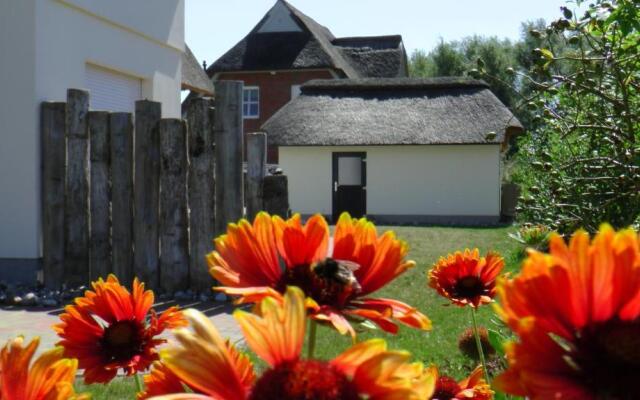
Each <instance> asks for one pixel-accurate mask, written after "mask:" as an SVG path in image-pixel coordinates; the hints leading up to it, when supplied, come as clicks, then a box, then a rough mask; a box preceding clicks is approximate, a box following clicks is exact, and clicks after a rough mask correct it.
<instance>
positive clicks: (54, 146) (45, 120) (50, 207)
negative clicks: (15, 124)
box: [40, 103, 66, 289]
mask: <svg viewBox="0 0 640 400" xmlns="http://www.w3.org/2000/svg"><path fill="white" fill-rule="evenodd" d="M65 107H66V103H42V108H41V113H40V118H41V121H40V123H41V126H40V129H41V134H42V228H43V229H42V256H43V272H44V284H45V286H46V287H48V288H50V289H59V288H60V286H61V285H62V283H63V277H64V269H63V268H64V178H65V168H64V163H65V154H66V147H65V137H64V135H65Z"/></svg>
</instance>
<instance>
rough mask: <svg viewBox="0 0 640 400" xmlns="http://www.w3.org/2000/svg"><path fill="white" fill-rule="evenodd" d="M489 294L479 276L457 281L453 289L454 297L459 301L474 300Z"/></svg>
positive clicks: (466, 277)
mask: <svg viewBox="0 0 640 400" xmlns="http://www.w3.org/2000/svg"><path fill="white" fill-rule="evenodd" d="M486 293H487V290H486V288H485V286H484V283H482V280H481V279H480V278H479V277H477V276H471V275H470V276H465V277H463V278H460V279H458V280H457V281H456V284H455V286H454V287H453V293H452V294H453V297H455V298H458V299H473V298H476V297H478V296H482V295H484V294H486Z"/></svg>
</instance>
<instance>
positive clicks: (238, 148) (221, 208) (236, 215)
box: [214, 81, 244, 236]
mask: <svg viewBox="0 0 640 400" xmlns="http://www.w3.org/2000/svg"><path fill="white" fill-rule="evenodd" d="M242 89H243V83H242V82H240V81H219V82H216V84H215V93H216V100H215V120H214V135H215V142H216V167H215V173H216V218H215V220H216V236H217V235H219V234H222V233H224V232H225V231H226V229H227V225H228V224H229V223H230V222H237V221H238V220H239V219H240V218H242V215H243V204H244V201H243V197H244V193H243V192H244V187H243V177H242V175H243V173H242V161H243V160H242V154H243V149H242V145H243V126H242V123H243V121H242Z"/></svg>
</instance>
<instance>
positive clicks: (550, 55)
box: [538, 49, 553, 60]
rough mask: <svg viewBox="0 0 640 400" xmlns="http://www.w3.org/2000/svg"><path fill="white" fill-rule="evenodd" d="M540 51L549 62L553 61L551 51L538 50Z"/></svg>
mask: <svg viewBox="0 0 640 400" xmlns="http://www.w3.org/2000/svg"><path fill="white" fill-rule="evenodd" d="M538 50H540V55H542V57H544V58H546V59H547V60H553V53H552V52H551V50H549V49H538Z"/></svg>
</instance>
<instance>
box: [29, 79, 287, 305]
mask: <svg viewBox="0 0 640 400" xmlns="http://www.w3.org/2000/svg"><path fill="white" fill-rule="evenodd" d="M216 94H217V96H216V101H215V102H213V101H211V100H207V99H195V100H193V101H191V102H190V104H189V105H188V109H187V112H186V119H185V120H181V119H162V118H161V104H160V103H157V102H153V101H147V100H143V101H138V102H137V103H136V106H135V116H134V115H131V114H129V113H109V112H104V111H89V108H90V96H89V93H88V92H86V91H83V90H77V89H69V91H68V93H67V102H66V103H62V102H56V103H52V102H44V103H43V104H42V110H41V132H42V168H43V169H42V193H43V195H42V212H43V269H44V280H45V285H46V286H47V287H50V288H59V287H62V286H64V285H67V286H79V285H84V284H87V283H88V282H89V281H90V280H95V279H97V278H98V277H105V276H106V275H108V274H109V273H115V274H116V275H117V276H118V277H119V279H120V280H121V281H123V282H125V283H127V284H128V283H130V282H131V281H132V280H133V278H134V277H138V278H139V279H141V280H142V281H144V282H145V283H146V284H147V286H148V287H150V288H152V289H155V290H158V289H159V290H161V291H164V292H167V293H173V292H175V291H178V290H186V289H192V290H194V291H207V290H209V288H210V287H211V286H212V284H213V280H212V278H211V277H210V276H209V274H208V272H207V268H206V263H205V261H204V257H205V255H206V254H207V253H208V252H209V251H211V250H212V249H213V244H212V239H213V238H214V237H215V236H217V235H218V234H220V233H221V232H223V231H224V230H225V229H226V226H227V224H228V223H229V222H234V221H236V220H238V219H239V218H241V217H242V216H243V214H244V210H245V207H243V205H244V204H245V203H246V210H247V216H249V217H251V218H252V217H253V216H254V215H255V214H256V213H257V212H258V211H259V210H260V209H265V205H267V206H268V207H267V210H268V211H271V212H275V213H280V214H281V215H284V214H286V213H287V211H288V210H286V208H288V205H287V206H285V207H284V208H283V207H282V204H288V203H287V201H286V199H282V193H280V192H278V191H273V190H268V189H267V190H263V187H265V185H267V183H266V181H267V180H269V181H273V180H276V181H280V182H281V183H280V186H282V185H284V187H286V177H284V176H279V177H267V178H268V179H266V180H265V157H266V138H265V136H264V134H254V135H249V139H248V143H247V146H248V153H249V157H250V158H249V162H248V174H247V177H248V182H247V192H248V193H247V196H244V193H243V192H244V184H243V160H242V154H243V145H244V144H243V132H242V114H241V113H242V107H241V104H242V103H241V102H242V82H219V83H217V84H216ZM267 186H268V185H267ZM271 186H272V185H271ZM271 193H273V195H272V194H271ZM278 196H279V197H278ZM270 197H273V199H272V198H270ZM274 201H275V203H274ZM272 204H278V206H273V205H272ZM278 208H279V209H278ZM283 209H284V211H282V210H283Z"/></svg>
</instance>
